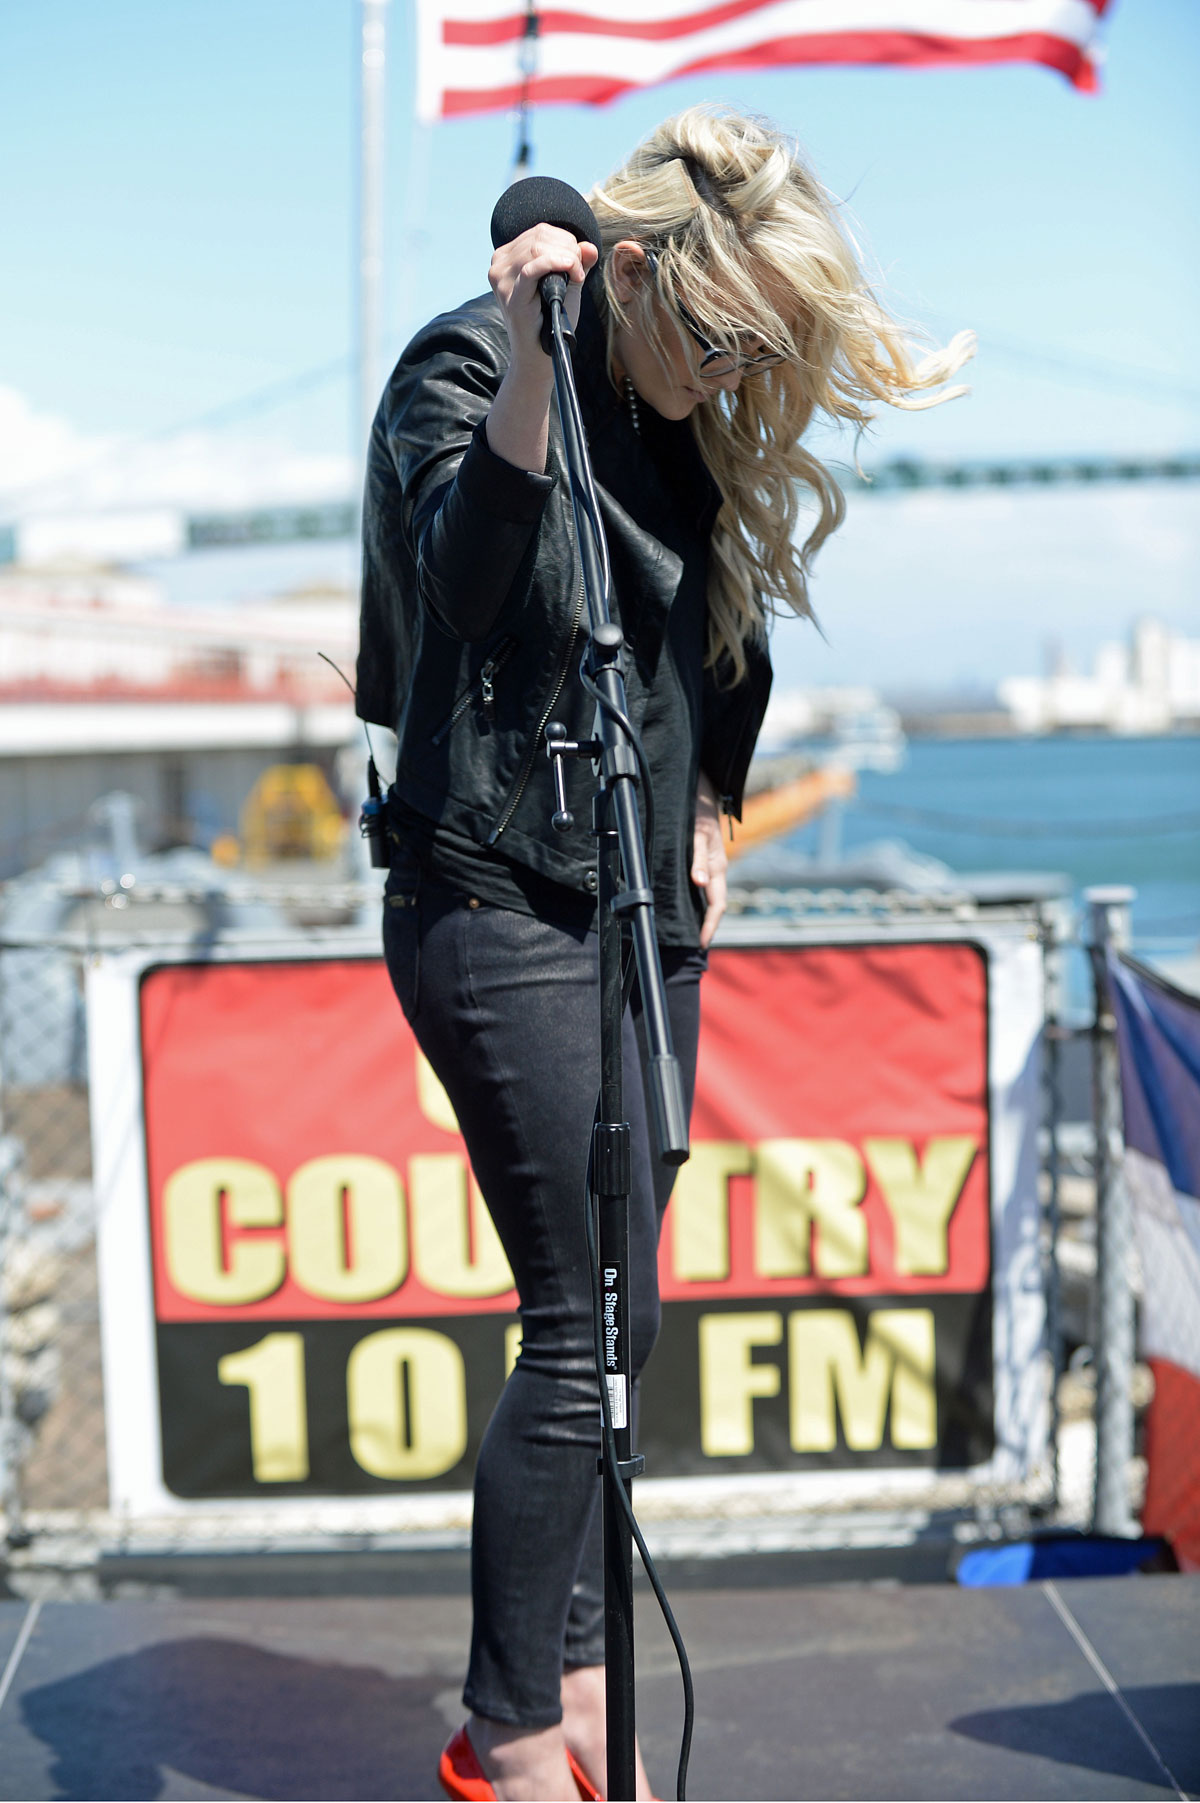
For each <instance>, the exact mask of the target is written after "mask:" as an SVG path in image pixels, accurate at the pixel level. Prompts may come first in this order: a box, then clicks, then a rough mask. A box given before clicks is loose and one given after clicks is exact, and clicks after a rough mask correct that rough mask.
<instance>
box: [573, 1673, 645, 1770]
mask: <svg viewBox="0 0 1200 1803" xmlns="http://www.w3.org/2000/svg"><path fill="white" fill-rule="evenodd" d="M562 1705H563V1732H564V1734H565V1735H566V1740H567V1745H568V1746H569V1747H570V1749H571V1751H572V1753H574V1755H575V1757H576V1759H578V1761H579V1763H580V1765H581V1766H582V1767H583V1769H584V1771H585V1772H586V1773H587V1775H588V1777H589V1778H590V1779H591V1781H592V1783H593V1784H594V1785H595V1787H596V1789H597V1790H598V1791H599V1792H600V1795H601V1796H602V1797H603V1796H605V1795H606V1794H607V1792H608V1720H607V1712H606V1707H605V1678H604V1667H603V1666H602V1665H569V1666H567V1667H566V1669H565V1671H564V1672H563V1677H562ZM634 1753H635V1757H636V1760H637V1794H638V1797H639V1798H649V1797H652V1796H653V1794H654V1793H653V1791H652V1790H651V1789H650V1780H649V1779H648V1778H647V1776H646V1768H645V1766H644V1765H643V1763H642V1750H641V1748H640V1747H638V1746H635V1748H634Z"/></svg>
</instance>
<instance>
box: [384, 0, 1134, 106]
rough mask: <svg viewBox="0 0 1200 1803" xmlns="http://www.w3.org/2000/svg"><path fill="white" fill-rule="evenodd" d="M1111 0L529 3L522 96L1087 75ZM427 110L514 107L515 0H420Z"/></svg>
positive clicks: (598, 99)
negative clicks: (816, 67) (721, 79)
mask: <svg viewBox="0 0 1200 1803" xmlns="http://www.w3.org/2000/svg"><path fill="white" fill-rule="evenodd" d="M1107 5H1108V0H714V3H713V4H710V5H696V4H692V5H681V4H680V0H578V3H577V4H574V5H570V4H568V5H561V4H554V3H553V0H547V3H546V4H544V5H543V4H541V3H540V0H539V4H538V6H537V18H538V35H537V41H536V48H535V52H534V56H533V73H532V74H531V76H530V77H529V78H528V98H529V100H530V102H531V104H533V105H543V104H545V103H546V102H549V101H557V100H563V101H574V102H576V103H580V102H583V103H586V104H590V105H593V106H599V105H603V103H604V102H605V101H608V100H613V99H615V98H616V97H617V95H619V94H624V93H626V92H627V91H628V90H629V89H630V88H641V87H651V86H653V85H654V84H655V83H657V82H663V81H670V80H672V79H674V78H675V77H676V76H681V75H697V74H703V73H708V72H710V71H715V70H718V69H762V68H778V67H782V66H785V65H792V64H796V63H941V62H967V63H998V62H1037V63H1046V64H1048V65H1049V66H1050V67H1051V68H1054V69H1058V70H1060V71H1061V73H1062V74H1064V75H1065V76H1066V77H1067V78H1068V80H1069V81H1072V82H1074V84H1075V86H1076V87H1079V88H1089V89H1090V88H1094V87H1095V85H1096V51H1095V38H1096V31H1097V26H1098V24H1099V20H1100V17H1101V15H1102V14H1103V12H1104V10H1105V8H1106V6H1107ZM417 19H418V32H419V40H420V41H419V52H418V75H417V110H418V113H419V115H420V116H421V117H422V118H423V119H443V118H448V117H450V116H452V115H454V114H457V113H480V112H490V111H493V110H495V109H497V108H501V107H510V106H515V105H516V104H517V103H518V101H519V100H520V99H521V97H522V92H523V88H524V86H525V80H524V77H523V73H522V67H521V62H520V51H521V45H522V42H523V40H524V37H525V30H526V9H525V7H524V5H523V4H522V0H417Z"/></svg>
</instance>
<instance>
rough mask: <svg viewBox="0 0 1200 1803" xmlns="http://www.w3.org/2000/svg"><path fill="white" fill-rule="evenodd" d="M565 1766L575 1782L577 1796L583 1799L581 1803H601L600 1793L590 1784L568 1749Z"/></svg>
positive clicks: (589, 1780)
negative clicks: (569, 1770)
mask: <svg viewBox="0 0 1200 1803" xmlns="http://www.w3.org/2000/svg"><path fill="white" fill-rule="evenodd" d="M567 1764H568V1765H569V1766H570V1768H571V1776H572V1778H574V1780H575V1783H576V1785H577V1787H578V1790H579V1795H580V1796H581V1797H582V1798H583V1803H603V1800H602V1798H601V1796H600V1792H599V1791H598V1790H597V1789H596V1786H595V1785H594V1784H593V1783H592V1781H591V1779H590V1778H589V1777H588V1775H587V1773H586V1772H585V1771H584V1769H583V1767H582V1766H581V1765H580V1763H579V1761H578V1760H577V1759H576V1757H575V1755H574V1753H572V1751H571V1749H570V1747H568V1748H567Z"/></svg>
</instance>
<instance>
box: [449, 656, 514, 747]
mask: <svg viewBox="0 0 1200 1803" xmlns="http://www.w3.org/2000/svg"><path fill="white" fill-rule="evenodd" d="M516 648H517V640H516V639H515V638H514V637H513V635H512V633H509V634H508V636H507V637H506V638H502V639H501V640H500V643H499V644H498V645H497V646H496V649H495V650H494V651H493V652H492V655H491V656H490V657H489V658H488V659H487V661H486V662H485V663H484V664H483V665H482V666H481V667H480V671H479V675H478V676H477V678H476V679H475V681H474V682H473V683H472V684H471V686H470V688H467V689H464V690H463V692H462V694H461V695H460V696H459V697H458V700H457V701H456V702H455V703H454V706H453V707H452V708H451V710H450V712H449V714H447V716H446V718H445V719H444V720H443V721H442V724H441V725H440V726H439V727H438V729H437V731H436V732H435V733H432V734H431V735H430V741H429V742H430V744H431V745H440V744H441V742H442V740H443V739H444V738H445V737H446V734H447V733H448V732H449V731H450V730H451V728H452V727H454V726H456V725H457V724H458V722H459V721H460V720H461V719H462V717H463V715H464V714H465V713H466V711H467V709H468V708H469V707H470V705H471V703H472V702H473V701H476V700H478V699H480V698H481V697H482V700H483V717H484V719H485V720H491V719H494V718H495V713H496V688H495V682H496V676H497V673H498V672H499V671H500V670H502V669H503V668H504V666H505V664H506V663H507V662H508V660H509V658H510V657H511V656H512V654H513V652H514V651H515V650H516Z"/></svg>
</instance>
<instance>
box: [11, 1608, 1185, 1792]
mask: <svg viewBox="0 0 1200 1803" xmlns="http://www.w3.org/2000/svg"><path fill="white" fill-rule="evenodd" d="M719 1584H720V1577H719V1576H717V1575H716V1574H714V1581H713V1583H712V1584H711V1586H710V1587H709V1588H702V1587H696V1588H680V1589H678V1591H677V1593H676V1597H675V1601H676V1605H677V1613H678V1615H679V1619H680V1623H681V1625H682V1628H683V1631H684V1634H685V1636H686V1638H687V1641H688V1645H689V1647H690V1650H691V1654H692V1662H693V1667H694V1670H695V1675H696V1697H697V1724H696V1740H695V1749H694V1755H693V1767H692V1782H691V1785H690V1791H691V1795H692V1796H693V1797H695V1798H697V1799H699V1798H705V1797H710V1798H711V1797H724V1798H743V1797H745V1798H767V1797H784V1798H801V1797H805V1798H807V1797H861V1798H893V1797H895V1798H900V1797H906V1798H907V1797H912V1798H922V1797H929V1798H933V1797H939V1798H940V1797H967V1798H984V1797H988V1798H1002V1797H1013V1798H1018V1797H1019V1798H1051V1797H1054V1798H1058V1797H1085V1798H1086V1797H1097V1798H1099V1797H1103V1798H1108V1797H1116V1798H1134V1797H1173V1796H1178V1795H1183V1794H1187V1793H1189V1792H1194V1791H1196V1790H1198V1789H1200V1578H1185V1577H1137V1578H1112V1579H1102V1580H1088V1581H1081V1582H1075V1583H1060V1584H1058V1585H1057V1586H1054V1585H1049V1584H1040V1585H1031V1586H1029V1587H1027V1588H1024V1589H1015V1590H992V1591H962V1590H956V1589H954V1588H953V1587H952V1586H949V1585H944V1586H936V1585H912V1586H905V1587H903V1588H901V1587H894V1586H881V1585H857V1586H847V1587H845V1588H839V1587H836V1586H821V1587H786V1586H781V1585H778V1584H775V1585H765V1584H764V1585H763V1587H761V1588H756V1589H750V1588H740V1589H730V1588H719V1587H717V1586H718V1585H719ZM639 1610H640V1629H639V1632H640V1634H641V1643H640V1674H639V1687H638V1688H639V1708H640V1718H639V1719H640V1725H641V1730H642V1739H643V1743H644V1745H645V1748H646V1754H647V1760H648V1763H649V1767H650V1773H651V1777H652V1779H653V1780H654V1782H655V1784H656V1785H657V1786H658V1787H659V1794H660V1795H661V1796H670V1795H672V1794H673V1772H674V1761H675V1747H676V1740H677V1735H678V1722H679V1715H680V1707H679V1684H678V1679H677V1676H676V1674H675V1670H674V1666H673V1655H672V1653H671V1649H670V1645H669V1642H667V1640H666V1637H665V1634H664V1632H663V1630H662V1628H661V1626H660V1625H659V1624H658V1622H657V1620H656V1618H655V1615H654V1613H653V1602H652V1599H651V1600H646V1599H640V1600H639ZM466 1636H467V1604H466V1601H465V1599H464V1598H463V1597H462V1596H461V1595H460V1594H453V1595H446V1596H436V1595H428V1594H426V1595H407V1596H393V1597H361V1596H358V1597H344V1598H338V1597H323V1598H320V1599H316V1598H299V1597H295V1598H279V1597H272V1598H255V1597H241V1598H213V1599H208V1598H203V1597H195V1596H193V1597H190V1598H186V1599H175V1600H169V1599H163V1600H154V1601H120V1602H107V1603H45V1604H44V1605H41V1606H40V1607H39V1606H38V1605H37V1604H33V1605H29V1604H26V1603H23V1602H6V1603H3V1604H0V1664H3V1666H4V1679H3V1680H0V1688H3V1689H4V1694H3V1697H2V1699H0V1796H3V1797H4V1798H50V1797H78V1798H102V1797H103V1798H108V1797H115V1798H139V1797H165V1798H217V1797H265V1798H279V1799H287V1798H376V1797H380V1798H384V1797H396V1798H410V1797H429V1796H430V1795H431V1794H432V1793H433V1780H432V1774H433V1770H434V1764H435V1761H436V1758H437V1754H438V1750H439V1748H440V1747H441V1744H442V1742H443V1741H444V1740H445V1738H446V1735H447V1732H448V1730H449V1729H450V1727H452V1726H453V1725H455V1724H457V1722H458V1721H459V1720H460V1718H461V1708H460V1705H459V1702H458V1687H459V1682H460V1677H461V1666H462V1660H463V1654H464V1648H465V1645H466Z"/></svg>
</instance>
